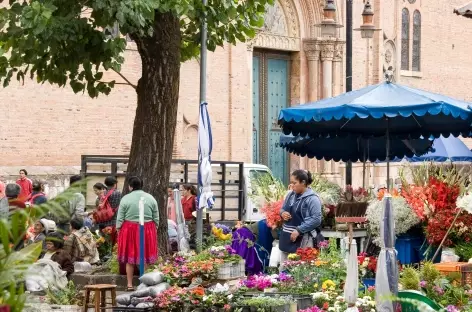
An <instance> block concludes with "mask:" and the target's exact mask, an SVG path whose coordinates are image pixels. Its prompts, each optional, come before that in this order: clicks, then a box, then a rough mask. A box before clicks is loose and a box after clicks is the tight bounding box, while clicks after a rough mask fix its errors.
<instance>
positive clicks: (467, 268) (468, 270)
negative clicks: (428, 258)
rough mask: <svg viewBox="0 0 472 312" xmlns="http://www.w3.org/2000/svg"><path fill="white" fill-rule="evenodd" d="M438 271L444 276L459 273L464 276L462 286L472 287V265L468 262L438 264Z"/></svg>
mask: <svg viewBox="0 0 472 312" xmlns="http://www.w3.org/2000/svg"><path fill="white" fill-rule="evenodd" d="M434 266H435V267H436V269H438V270H439V272H441V274H443V275H448V274H450V273H452V272H459V273H461V275H462V279H461V282H462V285H463V286H465V285H472V264H471V263H467V262H449V263H437V264H435V265H434Z"/></svg>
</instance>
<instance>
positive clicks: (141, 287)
mask: <svg viewBox="0 0 472 312" xmlns="http://www.w3.org/2000/svg"><path fill="white" fill-rule="evenodd" d="M147 287H149V285H146V284H143V283H141V284H139V286H138V288H136V290H140V289H143V288H147Z"/></svg>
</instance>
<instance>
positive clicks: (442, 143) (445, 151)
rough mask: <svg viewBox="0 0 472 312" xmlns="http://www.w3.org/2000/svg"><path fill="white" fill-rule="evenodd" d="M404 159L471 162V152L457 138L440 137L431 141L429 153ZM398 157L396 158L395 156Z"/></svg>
mask: <svg viewBox="0 0 472 312" xmlns="http://www.w3.org/2000/svg"><path fill="white" fill-rule="evenodd" d="M406 156H407V157H405V158H404V159H405V160H406V161H409V162H423V161H435V162H445V161H453V162H454V161H472V151H470V150H469V148H468V147H467V145H465V144H464V142H462V141H461V139H459V138H454V137H448V138H445V137H443V136H440V137H439V138H437V139H435V140H434V141H433V149H432V150H431V152H429V153H427V154H424V155H421V156H413V157H411V156H408V155H406ZM397 157H398V156H397ZM401 160H402V158H395V159H394V160H393V161H401Z"/></svg>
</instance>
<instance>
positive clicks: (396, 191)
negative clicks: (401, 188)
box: [377, 189, 400, 200]
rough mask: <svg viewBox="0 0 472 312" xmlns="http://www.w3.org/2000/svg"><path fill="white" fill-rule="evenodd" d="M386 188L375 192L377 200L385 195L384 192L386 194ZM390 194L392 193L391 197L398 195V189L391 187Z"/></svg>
mask: <svg viewBox="0 0 472 312" xmlns="http://www.w3.org/2000/svg"><path fill="white" fill-rule="evenodd" d="M387 193H388V192H387V190H386V189H381V190H380V191H379V192H378V193H377V199H378V200H382V199H383V198H384V196H385V194H387ZM390 195H392V197H399V196H400V194H399V193H398V190H397V189H393V190H392V191H391V192H390Z"/></svg>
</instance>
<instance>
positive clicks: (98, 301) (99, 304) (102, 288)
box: [84, 284, 116, 312]
mask: <svg viewBox="0 0 472 312" xmlns="http://www.w3.org/2000/svg"><path fill="white" fill-rule="evenodd" d="M92 291H93V292H95V298H94V300H95V303H94V304H90V292H92ZM107 291H110V293H111V305H112V307H115V306H116V285H109V284H98V285H87V286H85V298H84V301H85V302H84V312H87V311H88V309H89V308H95V312H100V311H101V310H105V309H107V302H106V299H107ZM108 309H109V308H108Z"/></svg>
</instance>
